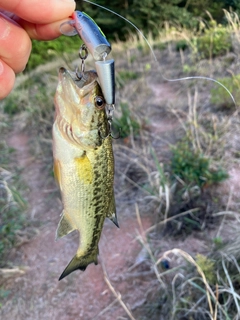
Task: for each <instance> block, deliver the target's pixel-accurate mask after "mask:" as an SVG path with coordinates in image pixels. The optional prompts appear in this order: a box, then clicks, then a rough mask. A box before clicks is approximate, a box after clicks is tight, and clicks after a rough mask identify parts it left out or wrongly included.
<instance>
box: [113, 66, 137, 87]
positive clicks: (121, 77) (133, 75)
mask: <svg viewBox="0 0 240 320" xmlns="http://www.w3.org/2000/svg"><path fill="white" fill-rule="evenodd" d="M138 77H139V74H138V73H137V72H135V71H131V70H121V71H118V72H117V74H116V86H117V87H120V88H123V87H124V86H125V85H126V84H127V83H128V82H129V81H131V80H136V79H137V78H138Z"/></svg>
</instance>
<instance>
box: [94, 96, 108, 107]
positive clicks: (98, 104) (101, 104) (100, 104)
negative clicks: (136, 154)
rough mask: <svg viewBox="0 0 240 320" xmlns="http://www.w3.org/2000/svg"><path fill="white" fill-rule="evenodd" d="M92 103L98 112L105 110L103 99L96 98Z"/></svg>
mask: <svg viewBox="0 0 240 320" xmlns="http://www.w3.org/2000/svg"><path fill="white" fill-rule="evenodd" d="M94 103H95V107H96V108H97V109H99V110H102V109H103V108H105V105H106V102H105V100H104V98H103V97H101V96H97V97H96V98H95V101H94Z"/></svg>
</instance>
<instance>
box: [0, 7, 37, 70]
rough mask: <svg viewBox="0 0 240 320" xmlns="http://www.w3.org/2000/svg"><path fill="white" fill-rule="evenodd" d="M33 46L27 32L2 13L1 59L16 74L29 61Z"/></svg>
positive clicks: (0, 27) (0, 20)
mask: <svg viewBox="0 0 240 320" xmlns="http://www.w3.org/2000/svg"><path fill="white" fill-rule="evenodd" d="M31 48H32V44H31V40H30V38H29V36H28V34H27V32H26V31H25V30H24V29H23V28H21V27H20V26H19V25H17V24H16V23H13V22H12V21H11V19H9V18H7V17H6V16H4V15H3V14H1V13H0V59H1V60H3V61H4V62H5V63H6V64H8V65H9V67H10V68H12V69H13V70H14V71H15V72H16V73H18V72H21V71H22V70H23V69H24V68H25V66H26V64H27V61H28V58H29V55H30V52H31Z"/></svg>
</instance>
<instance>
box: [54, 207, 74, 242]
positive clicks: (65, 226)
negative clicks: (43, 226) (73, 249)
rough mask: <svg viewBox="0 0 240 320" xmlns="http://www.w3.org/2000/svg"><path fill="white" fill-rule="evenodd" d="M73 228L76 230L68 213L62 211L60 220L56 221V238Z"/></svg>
mask: <svg viewBox="0 0 240 320" xmlns="http://www.w3.org/2000/svg"><path fill="white" fill-rule="evenodd" d="M74 230H76V227H75V226H74V225H73V223H72V221H71V219H70V217H69V215H68V214H67V213H66V212H65V211H63V213H62V216H61V220H60V221H59V223H58V228H57V232H56V239H58V238H62V237H64V236H66V235H67V234H69V233H70V232H72V231H74Z"/></svg>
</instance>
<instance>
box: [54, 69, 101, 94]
mask: <svg viewBox="0 0 240 320" xmlns="http://www.w3.org/2000/svg"><path fill="white" fill-rule="evenodd" d="M97 78H98V76H97V72H96V71H94V70H89V71H85V72H84V73H83V74H82V75H81V77H79V75H78V74H77V72H73V71H69V70H67V69H66V68H64V67H61V68H60V69H59V74H58V79H59V82H65V81H66V82H67V81H70V82H71V83H72V84H75V85H76V86H77V87H78V88H80V89H83V88H84V87H85V86H88V85H90V84H92V83H93V82H94V81H96V80H97Z"/></svg>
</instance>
